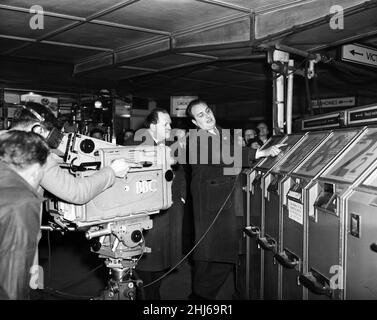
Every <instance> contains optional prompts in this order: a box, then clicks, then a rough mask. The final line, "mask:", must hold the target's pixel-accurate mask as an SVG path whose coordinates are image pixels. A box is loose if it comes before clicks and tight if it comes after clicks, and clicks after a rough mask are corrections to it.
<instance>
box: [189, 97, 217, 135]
mask: <svg viewBox="0 0 377 320" xmlns="http://www.w3.org/2000/svg"><path fill="white" fill-rule="evenodd" d="M191 112H192V114H193V116H194V119H195V120H192V122H193V123H194V124H195V125H196V126H198V127H199V128H200V129H203V130H211V129H214V128H215V126H216V119H215V116H214V115H213V112H212V110H211V109H210V108H209V107H208V106H207V104H205V103H200V104H198V105H196V106H194V107H193V108H192V109H191Z"/></svg>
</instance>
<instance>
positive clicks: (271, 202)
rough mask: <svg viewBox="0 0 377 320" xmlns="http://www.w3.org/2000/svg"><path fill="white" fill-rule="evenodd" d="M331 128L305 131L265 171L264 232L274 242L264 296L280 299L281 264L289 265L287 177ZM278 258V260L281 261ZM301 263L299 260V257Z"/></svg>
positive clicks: (268, 252)
mask: <svg viewBox="0 0 377 320" xmlns="http://www.w3.org/2000/svg"><path fill="white" fill-rule="evenodd" d="M328 135H329V132H328V131H326V132H323V131H322V132H309V133H307V134H305V136H304V137H302V139H300V141H299V143H297V144H296V145H295V146H294V147H293V148H292V149H291V150H290V151H289V152H287V154H286V156H285V157H283V158H282V160H281V161H279V162H278V163H277V164H276V165H275V166H273V168H271V170H270V171H269V172H268V173H267V174H266V175H265V181H266V182H267V183H266V184H265V195H264V199H263V201H264V203H265V205H264V208H265V209H264V210H265V213H264V235H265V238H266V239H269V241H270V242H272V243H273V244H274V246H273V248H272V250H266V253H265V259H264V294H265V296H264V298H265V299H280V298H281V286H280V281H279V279H280V278H281V265H285V264H286V261H288V260H289V259H287V258H286V254H288V252H287V253H284V252H282V248H281V241H280V239H281V237H282V228H281V222H282V218H281V215H282V205H283V202H284V201H283V200H284V198H285V194H286V192H287V191H288V188H287V187H285V186H284V185H283V184H282V181H283V180H284V178H285V177H286V176H287V175H288V174H289V173H290V172H291V171H292V170H293V169H294V168H295V167H296V166H297V165H298V164H300V163H301V161H303V160H304V159H305V158H306V157H307V156H309V155H310V154H311V152H313V150H314V149H315V148H316V146H318V145H319V144H320V143H321V142H322V141H323V140H324V139H325V138H326V137H327V136H328ZM277 262H278V263H277ZM296 263H299V261H296Z"/></svg>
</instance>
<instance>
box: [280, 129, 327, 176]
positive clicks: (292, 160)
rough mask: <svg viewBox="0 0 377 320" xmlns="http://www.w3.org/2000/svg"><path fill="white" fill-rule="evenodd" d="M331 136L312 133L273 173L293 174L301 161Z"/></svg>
mask: <svg viewBox="0 0 377 320" xmlns="http://www.w3.org/2000/svg"><path fill="white" fill-rule="evenodd" d="M328 135H329V133H328V132H318V133H314V132H310V133H309V134H308V135H307V136H305V140H303V141H301V143H300V145H299V146H298V147H297V149H296V150H294V151H293V152H292V153H291V154H290V155H289V156H288V157H287V158H286V159H285V160H284V161H282V162H280V163H278V164H277V166H276V167H274V169H273V171H281V172H284V173H288V172H291V170H293V169H294V167H296V166H297V165H298V164H299V163H301V161H302V160H303V159H304V158H305V157H307V156H308V154H310V153H311V152H312V151H313V149H314V148H315V147H316V146H317V145H318V144H319V143H320V142H321V141H322V140H323V139H324V138H325V137H327V136H328Z"/></svg>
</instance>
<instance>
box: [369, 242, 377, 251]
mask: <svg viewBox="0 0 377 320" xmlns="http://www.w3.org/2000/svg"><path fill="white" fill-rule="evenodd" d="M370 249H371V250H372V251H374V252H377V243H376V242H373V243H372V244H371V245H370Z"/></svg>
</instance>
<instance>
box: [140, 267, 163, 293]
mask: <svg viewBox="0 0 377 320" xmlns="http://www.w3.org/2000/svg"><path fill="white" fill-rule="evenodd" d="M163 274H164V271H163V270H162V271H140V270H137V275H138V276H139V278H140V279H141V280H143V291H144V297H140V298H143V299H144V300H161V296H160V287H161V281H162V280H160V281H157V282H156V283H154V284H152V285H150V286H147V287H144V286H145V285H148V284H149V283H151V282H153V281H155V280H156V279H158V278H159V277H161V276H162V275H163Z"/></svg>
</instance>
